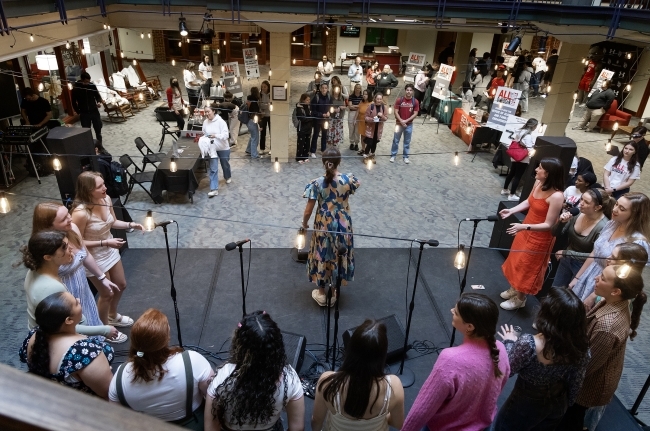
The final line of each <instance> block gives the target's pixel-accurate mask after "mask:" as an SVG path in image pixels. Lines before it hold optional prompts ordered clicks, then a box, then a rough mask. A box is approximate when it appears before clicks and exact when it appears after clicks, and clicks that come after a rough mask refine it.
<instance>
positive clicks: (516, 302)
mask: <svg viewBox="0 0 650 431" xmlns="http://www.w3.org/2000/svg"><path fill="white" fill-rule="evenodd" d="M500 305H501V308H503V309H504V310H516V309H518V308H523V307H525V306H526V298H524V300H523V301H522V300H521V299H519V298H517V297H516V296H513V297H512V298H510V299H508V300H507V301H503V302H502V303H501V304H500Z"/></svg>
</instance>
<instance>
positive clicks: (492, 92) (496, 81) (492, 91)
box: [487, 68, 506, 112]
mask: <svg viewBox="0 0 650 431" xmlns="http://www.w3.org/2000/svg"><path fill="white" fill-rule="evenodd" d="M504 72H505V69H501V68H499V70H497V74H496V77H494V78H492V81H491V82H490V87H489V88H488V90H487V110H488V112H490V110H491V109H492V104H493V103H494V98H495V97H496V94H497V89H498V88H499V87H503V86H505V85H506V82H505V81H504V80H503V74H504Z"/></svg>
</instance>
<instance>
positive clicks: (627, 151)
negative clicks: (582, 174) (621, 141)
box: [603, 141, 641, 199]
mask: <svg viewBox="0 0 650 431" xmlns="http://www.w3.org/2000/svg"><path fill="white" fill-rule="evenodd" d="M637 148H638V147H637V144H636V143H635V142H634V141H631V142H628V143H627V144H626V145H625V147H623V151H622V152H620V153H618V155H617V156H614V157H612V158H611V159H609V161H608V162H607V164H606V165H605V172H604V174H603V184H604V186H605V190H607V192H609V193H611V194H612V196H614V198H615V199H618V198H619V197H621V196H623V195H624V194H625V193H627V192H629V191H630V187H631V186H632V184H634V182H635V181H636V180H638V179H639V178H641V165H640V164H639V163H638V162H637Z"/></svg>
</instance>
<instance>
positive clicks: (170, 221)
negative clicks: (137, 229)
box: [154, 220, 174, 227]
mask: <svg viewBox="0 0 650 431" xmlns="http://www.w3.org/2000/svg"><path fill="white" fill-rule="evenodd" d="M171 223H174V220H167V221H161V222H158V223H156V224H155V225H154V227H161V226H167V225H168V224H171Z"/></svg>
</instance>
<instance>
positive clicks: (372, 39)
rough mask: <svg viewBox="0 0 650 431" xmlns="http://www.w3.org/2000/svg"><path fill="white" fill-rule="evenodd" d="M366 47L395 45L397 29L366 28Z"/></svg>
mask: <svg viewBox="0 0 650 431" xmlns="http://www.w3.org/2000/svg"><path fill="white" fill-rule="evenodd" d="M366 45H371V46H389V45H390V46H395V45H397V29H393V28H374V27H368V28H367V29H366Z"/></svg>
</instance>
